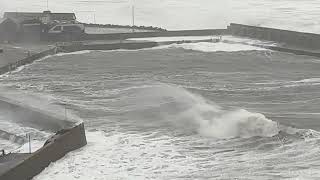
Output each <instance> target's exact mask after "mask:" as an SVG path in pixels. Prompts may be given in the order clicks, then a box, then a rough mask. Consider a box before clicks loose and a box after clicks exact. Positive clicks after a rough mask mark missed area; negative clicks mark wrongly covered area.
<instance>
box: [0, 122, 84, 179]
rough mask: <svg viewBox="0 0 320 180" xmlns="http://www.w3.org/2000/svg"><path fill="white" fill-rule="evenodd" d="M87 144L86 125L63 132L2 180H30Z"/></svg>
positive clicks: (5, 173) (5, 174)
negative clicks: (53, 163)
mask: <svg viewBox="0 0 320 180" xmlns="http://www.w3.org/2000/svg"><path fill="white" fill-rule="evenodd" d="M86 144H87V140H86V137H85V129H84V124H80V125H78V126H76V127H74V128H71V129H67V130H62V131H60V132H58V133H57V134H56V135H55V136H54V137H52V138H51V139H50V140H48V141H47V143H46V144H45V145H44V147H43V148H41V149H39V150H38V151H36V152H35V153H33V154H32V155H31V156H30V157H28V158H27V159H25V160H23V161H22V162H21V163H19V164H18V165H14V166H13V167H11V168H9V170H8V171H6V172H4V173H3V174H0V179H1V180H30V179H32V178H33V177H34V176H36V175H37V174H39V173H40V172H41V171H42V170H43V169H45V168H46V167H48V165H49V164H50V163H51V162H54V161H56V160H59V159H60V158H62V157H63V156H65V154H66V153H68V152H70V151H73V150H76V149H79V148H81V147H83V146H85V145H86Z"/></svg>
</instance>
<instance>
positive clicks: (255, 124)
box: [139, 84, 279, 139]
mask: <svg viewBox="0 0 320 180" xmlns="http://www.w3.org/2000/svg"><path fill="white" fill-rule="evenodd" d="M141 91H142V92H139V94H140V93H141V96H142V95H143V99H139V100H141V102H143V103H147V104H151V103H152V104H153V107H152V108H153V110H154V111H155V112H158V113H160V116H161V119H162V120H163V121H166V122H169V123H170V124H171V125H173V126H174V127H176V128H182V129H185V130H189V131H196V132H198V133H199V134H200V135H203V136H208V137H213V138H222V139H225V138H235V137H243V138H248V137H254V136H261V137H271V136H274V135H276V134H278V132H279V128H278V125H277V123H276V122H274V121H272V120H270V119H267V118H266V117H265V116H264V115H263V114H260V113H253V112H249V111H247V110H244V109H236V110H226V109H224V108H222V107H220V106H219V105H217V104H215V103H214V102H212V101H209V100H207V99H205V98H203V97H202V96H200V95H197V94H194V93H191V92H189V91H187V90H186V89H184V88H181V87H177V86H174V85H167V84H162V85H161V86H160V85H155V86H154V87H153V88H145V89H143V90H141ZM148 101H149V102H148ZM164 101H166V103H163V102H164ZM156 104H158V109H156V108H157V107H156ZM145 107H146V106H145ZM148 107H149V108H150V107H151V106H148Z"/></svg>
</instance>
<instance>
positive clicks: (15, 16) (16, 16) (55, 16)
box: [4, 12, 76, 22]
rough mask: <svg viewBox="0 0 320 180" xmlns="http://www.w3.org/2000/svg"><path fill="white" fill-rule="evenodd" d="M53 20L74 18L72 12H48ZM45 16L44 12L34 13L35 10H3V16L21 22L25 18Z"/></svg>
mask: <svg viewBox="0 0 320 180" xmlns="http://www.w3.org/2000/svg"><path fill="white" fill-rule="evenodd" d="M50 15H51V18H52V19H53V20H58V21H71V20H75V19H76V15H75V14H74V13H50ZM43 16H45V13H36V12H5V13H4V18H10V19H14V20H16V21H19V22H22V21H25V20H34V19H39V20H40V19H41V18H42V17H43Z"/></svg>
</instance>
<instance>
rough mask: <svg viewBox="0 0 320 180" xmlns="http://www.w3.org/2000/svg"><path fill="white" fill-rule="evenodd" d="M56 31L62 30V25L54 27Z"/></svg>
mask: <svg viewBox="0 0 320 180" xmlns="http://www.w3.org/2000/svg"><path fill="white" fill-rule="evenodd" d="M53 30H54V31H61V26H57V27H55V28H54V29H53Z"/></svg>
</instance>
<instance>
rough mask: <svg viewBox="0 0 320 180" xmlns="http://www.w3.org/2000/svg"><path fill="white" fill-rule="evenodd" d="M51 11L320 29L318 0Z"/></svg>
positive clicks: (74, 6) (204, 24)
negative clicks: (133, 12) (133, 14)
mask: <svg viewBox="0 0 320 180" xmlns="http://www.w3.org/2000/svg"><path fill="white" fill-rule="evenodd" d="M48 2H49V9H50V10H51V11H53V12H75V13H76V15H77V17H78V20H79V21H82V22H90V23H92V22H96V23H102V24H123V25H128V24H130V25H131V24H132V12H131V10H132V4H134V5H135V24H137V25H145V26H150V25H151V26H158V27H163V28H167V29H202V28H226V27H227V25H228V24H229V23H231V22H236V23H244V24H249V25H255V26H267V27H275V28H282V29H290V30H298V31H306V32H314V33H319V32H320V22H319V20H318V19H319V17H320V0H223V1H221V0H201V1H199V0H187V1H183V0H95V1H92V0H68V1H66V0H49V1H48ZM46 9H47V1H45V0H23V1H22V0H20V1H18V0H14V1H12V0H1V1H0V13H1V12H4V11H13V12H16V11H36V12H39V11H40V12H42V11H43V10H46Z"/></svg>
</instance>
